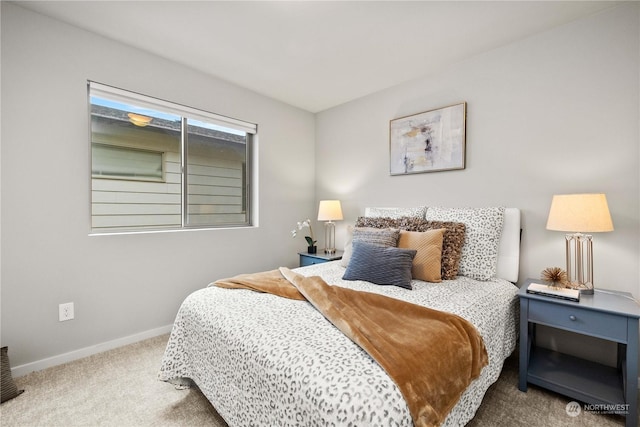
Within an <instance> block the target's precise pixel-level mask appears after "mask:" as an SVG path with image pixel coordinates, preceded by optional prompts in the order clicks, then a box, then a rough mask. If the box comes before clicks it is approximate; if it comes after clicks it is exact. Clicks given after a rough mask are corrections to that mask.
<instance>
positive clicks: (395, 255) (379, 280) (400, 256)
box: [342, 241, 417, 289]
mask: <svg viewBox="0 0 640 427" xmlns="http://www.w3.org/2000/svg"><path fill="white" fill-rule="evenodd" d="M416 252H417V251H416V250H414V249H400V248H395V247H389V246H379V245H375V244H371V243H366V242H361V241H360V242H359V241H354V242H353V254H352V255H351V261H350V262H349V265H348V266H347V270H346V271H345V272H344V276H342V279H344V280H366V281H367V282H371V283H375V284H376V285H393V286H400V287H402V288H406V289H411V267H412V265H413V258H414V257H415V256H416Z"/></svg>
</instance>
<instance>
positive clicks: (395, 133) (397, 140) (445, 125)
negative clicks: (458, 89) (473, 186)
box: [389, 102, 467, 175]
mask: <svg viewBox="0 0 640 427" xmlns="http://www.w3.org/2000/svg"><path fill="white" fill-rule="evenodd" d="M466 116H467V103H466V102H463V103H460V104H455V105H451V106H448V107H443V108H438V109H437V110H431V111H425V112H423V113H418V114H414V115H411V116H405V117H400V118H397V119H393V120H391V121H390V122H389V170H390V173H391V175H406V174H412V173H422V172H436V171H445V170H453V169H464V168H465V139H466V135H465V122H466Z"/></svg>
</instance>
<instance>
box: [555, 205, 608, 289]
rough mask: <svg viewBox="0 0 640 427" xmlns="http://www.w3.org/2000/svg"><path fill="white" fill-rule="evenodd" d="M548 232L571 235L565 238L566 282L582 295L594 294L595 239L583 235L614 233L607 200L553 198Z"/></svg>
mask: <svg viewBox="0 0 640 427" xmlns="http://www.w3.org/2000/svg"><path fill="white" fill-rule="evenodd" d="M547 230H555V231H567V232H570V233H568V234H566V235H565V245H566V257H567V280H568V281H569V284H570V286H571V287H572V288H574V289H579V290H580V293H581V294H586V295H593V287H594V285H593V236H591V235H589V234H583V233H585V232H586V233H596V232H604V231H613V222H612V221H611V214H610V213H609V206H608V205H607V197H606V196H605V195H604V194H561V195H554V196H553V199H552V201H551V208H550V209H549V218H548V219H547ZM585 269H586V271H585Z"/></svg>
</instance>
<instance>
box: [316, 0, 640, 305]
mask: <svg viewBox="0 0 640 427" xmlns="http://www.w3.org/2000/svg"><path fill="white" fill-rule="evenodd" d="M639 11H640V6H639V5H638V3H629V4H626V5H623V6H620V7H617V8H614V9H613V10H609V11H606V12H604V13H601V14H599V15H596V16H592V17H589V18H586V19H583V20H580V21H577V22H574V23H570V24H568V25H564V26H562V27H559V28H556V29H554V30H552V31H548V32H545V33H542V34H539V35H536V36H534V37H530V38H527V39H524V40H521V41H518V42H515V43H513V44H510V45H507V46H504V47H501V48H499V49H495V50H493V51H490V52H488V53H486V54H483V55H479V56H476V57H474V58H471V59H469V60H466V61H464V62H461V63H458V64H456V65H454V66H451V67H449V68H448V69H445V70H442V72H440V73H439V74H435V75H430V76H425V77H424V78H422V79H419V80H416V81H412V82H409V83H406V84H402V85H399V86H396V87H393V88H390V89H388V90H384V91H382V92H379V93H376V94H374V95H371V96H368V97H365V98H362V99H359V100H356V101H354V102H350V103H347V104H344V105H342V106H339V107H336V108H333V109H330V110H327V111H324V112H322V113H319V114H318V115H317V121H316V167H317V171H318V173H317V181H316V182H317V183H316V194H317V197H318V199H323V198H334V197H335V198H339V199H341V200H342V205H343V210H344V213H345V218H347V219H349V220H351V222H353V221H355V219H356V217H357V216H358V215H361V214H362V213H363V212H364V207H365V206H418V205H427V206H429V205H431V206H483V205H485V206H486V205H502V206H511V207H519V208H521V209H522V221H523V222H522V225H523V228H524V231H523V240H522V257H521V269H520V279H521V280H524V279H526V278H528V277H539V275H540V272H541V271H542V270H543V269H544V268H546V267H549V266H560V267H563V266H564V262H565V261H564V260H565V257H564V236H563V233H560V232H553V231H547V230H546V229H545V225H546V219H547V214H548V210H549V206H550V203H551V198H552V195H553V194H562V193H573V192H604V193H606V195H607V199H608V202H609V208H610V210H611V215H612V217H613V222H614V226H615V231H614V232H611V233H600V234H597V235H596V236H595V242H594V258H595V261H594V262H595V273H594V274H595V284H596V286H597V287H601V288H609V289H618V290H623V291H627V292H631V293H633V294H634V295H635V296H636V297H640V271H639V266H638V258H639V254H640V221H639V217H640V210H639V209H640V208H639V199H640V174H639V170H640V162H639V158H640V153H639V145H640V129H639V117H640V110H639V106H640V105H639V104H640V97H639V80H640V60H639V58H640V55H639V52H640V46H639V40H640V30H639V28H640V26H639V20H640V19H639V18H640V12H639ZM421 54H424V55H428V51H425V52H422V53H421ZM398 66H403V67H410V66H411V61H410V60H408V61H407V62H406V63H404V64H398ZM461 101H466V102H467V139H466V141H467V151H466V159H467V167H466V169H465V170H461V171H447V172H437V173H424V174H415V175H406V176H390V175H389V140H388V138H389V120H391V119H394V118H397V117H402V116H406V115H410V114H415V113H419V112H422V111H427V110H431V109H434V108H439V107H443V106H448V105H451V104H455V103H458V102H461ZM348 222H349V221H344V222H342V223H340V226H339V228H338V231H337V234H338V236H337V240H338V243H341V241H340V239H344V230H345V226H346V224H347V223H348Z"/></svg>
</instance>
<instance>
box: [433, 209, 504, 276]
mask: <svg viewBox="0 0 640 427" xmlns="http://www.w3.org/2000/svg"><path fill="white" fill-rule="evenodd" d="M504 209H505V208H504V207H488V208H441V207H434V208H432V207H429V209H427V214H426V219H427V220H428V221H453V222H461V223H463V224H464V225H465V226H466V231H465V237H464V245H463V246H462V255H461V257H460V265H459V267H458V275H460V276H466V277H470V278H472V279H476V280H489V279H491V278H493V277H496V268H497V265H498V248H499V245H500V237H501V236H502V226H503V224H504Z"/></svg>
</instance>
